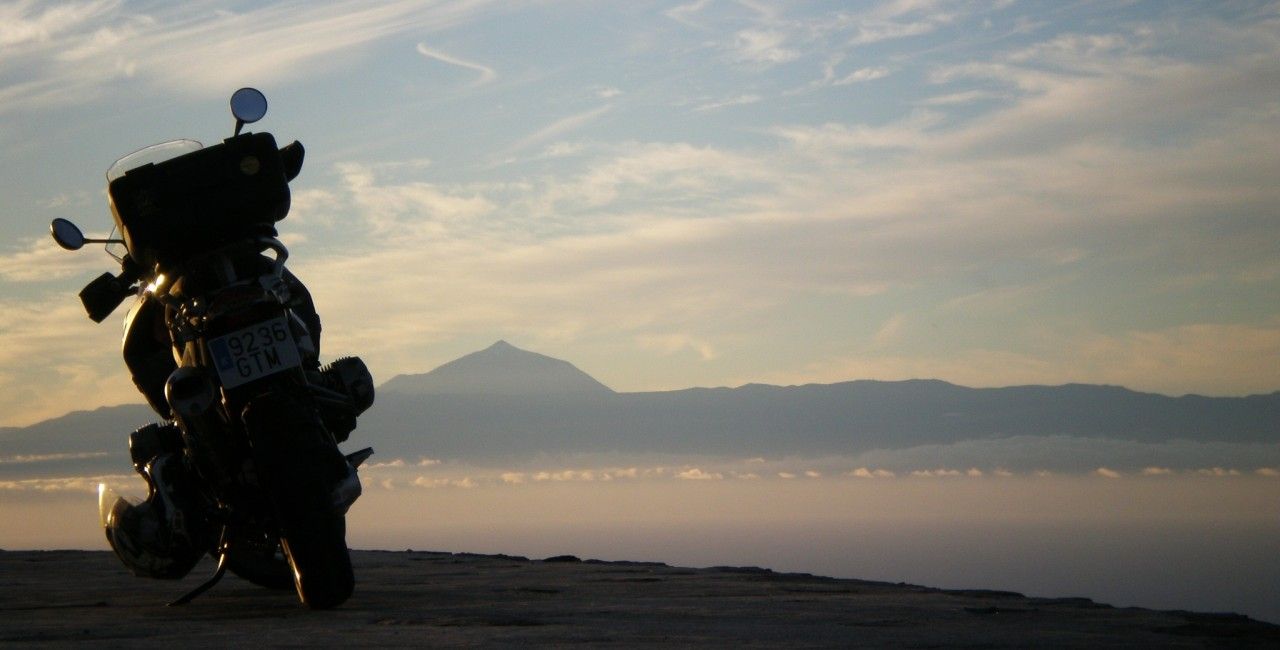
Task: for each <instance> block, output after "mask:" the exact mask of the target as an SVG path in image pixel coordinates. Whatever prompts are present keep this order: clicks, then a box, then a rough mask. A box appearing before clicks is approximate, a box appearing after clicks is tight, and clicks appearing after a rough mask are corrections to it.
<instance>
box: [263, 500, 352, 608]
mask: <svg viewBox="0 0 1280 650" xmlns="http://www.w3.org/2000/svg"><path fill="white" fill-rule="evenodd" d="M317 523H318V524H319V526H318V527H317V528H314V529H312V530H310V531H305V532H302V531H300V533H301V534H298V533H295V534H294V535H292V536H290V537H285V538H282V539H281V540H280V542H281V545H282V546H283V547H284V552H285V555H286V556H288V558H289V565H290V566H291V567H293V580H294V588H295V589H297V591H298V597H299V598H301V599H302V602H303V604H305V605H306V606H307V607H310V608H311V609H328V608H330V607H337V606H338V605H341V604H342V603H344V602H346V600H347V598H350V597H351V592H352V591H353V590H354V588H355V582H356V580H355V572H354V571H352V569H351V552H350V551H349V550H348V549H347V542H346V518H345V517H341V516H333V517H327V518H326V520H325V521H322V522H317Z"/></svg>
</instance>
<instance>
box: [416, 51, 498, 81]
mask: <svg viewBox="0 0 1280 650" xmlns="http://www.w3.org/2000/svg"><path fill="white" fill-rule="evenodd" d="M417 49H418V54H421V55H422V56H425V57H427V58H428V59H435V60H437V61H440V62H442V63H447V64H449V65H454V66H458V67H460V68H466V69H468V70H474V71H475V72H477V73H479V76H478V77H476V80H475V81H473V82H471V85H472V86H482V85H484V84H487V83H489V82H490V81H493V80H494V78H495V77H497V76H498V74H497V73H496V72H494V71H493V68H490V67H489V66H486V65H481V64H479V63H475V62H472V61H467V60H465V59H460V58H458V57H455V56H450V55H448V54H445V53H444V52H441V51H439V50H433V49H431V48H429V47H427V45H426V43H418V47H417Z"/></svg>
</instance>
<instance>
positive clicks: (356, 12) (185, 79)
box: [0, 0, 489, 110]
mask: <svg viewBox="0 0 1280 650" xmlns="http://www.w3.org/2000/svg"><path fill="white" fill-rule="evenodd" d="M487 4H489V3H487V2H484V1H482V0H455V1H450V2H440V3H434V4H430V5H423V4H422V3H420V2H416V1H411V0H399V1H396V2H387V3H379V4H377V5H368V4H366V3H361V2H352V1H343V2H336V3H323V4H316V5H311V4H296V3H280V4H272V5H264V6H259V7H255V8H253V9H250V10H248V11H244V12H232V11H222V12H207V13H200V14H198V15H192V13H191V11H190V8H189V7H185V6H179V5H175V6H173V7H162V8H158V9H157V10H156V11H155V12H154V13H151V14H137V13H134V12H127V13H126V12H125V11H124V9H123V5H122V4H121V3H119V2H90V3H80V4H72V5H67V6H65V7H62V8H56V9H49V10H47V11H45V12H42V13H40V14H38V15H35V16H32V15H31V14H30V13H29V12H28V11H27V10H26V9H25V7H26V6H28V5H27V3H19V4H18V5H16V7H17V9H16V11H15V5H8V6H7V7H6V11H8V12H10V13H11V14H13V13H16V14H18V15H17V16H16V17H17V18H18V20H16V21H15V22H9V21H3V22H2V23H0V24H4V25H5V27H4V31H3V32H0V38H4V39H7V40H9V41H10V42H12V43H13V44H15V45H20V46H24V47H23V49H22V50H20V51H19V53H20V54H21V55H22V56H23V58H24V68H25V70H26V71H27V72H26V74H29V75H31V76H30V77H29V78H28V79H27V80H19V81H16V82H9V83H7V84H6V85H5V86H4V87H0V98H3V99H4V100H5V101H4V102H3V105H5V107H6V108H8V109H11V110H13V109H20V108H29V107H36V106H41V105H47V104H49V103H54V102H63V101H69V100H71V99H72V98H76V99H78V100H80V101H83V99H84V98H85V97H86V96H93V95H96V94H97V93H98V92H99V91H100V89H101V88H102V87H104V86H105V85H107V84H111V83H113V82H114V81H115V80H118V79H122V78H130V79H132V78H136V79H141V80H144V81H145V82H147V83H151V84H157V85H163V86H165V87H166V88H167V89H169V91H170V92H172V91H173V90H175V89H176V90H183V91H186V92H189V93H191V94H194V95H197V96H202V97H203V96H210V95H211V94H221V93H224V92H225V89H226V88H234V87H237V86H238V85H243V84H244V82H245V80H246V79H252V80H255V82H256V83H259V84H270V83H276V82H279V81H281V80H285V79H288V80H297V79H299V78H301V77H305V76H310V75H313V74H316V73H318V72H320V71H323V70H326V69H329V68H331V66H333V65H335V64H336V62H338V61H345V60H349V59H350V58H351V57H352V56H354V55H357V54H356V53H358V52H359V51H360V49H361V48H362V47H364V46H366V45H368V44H370V43H373V42H374V41H377V40H379V39H382V38H385V37H388V36H391V35H394V34H404V33H407V32H410V31H418V32H424V31H425V32H431V31H437V30H441V29H444V28H446V27H450V26H453V25H457V24H459V23H462V22H465V21H467V20H469V19H470V18H472V17H473V16H474V15H476V13H477V12H478V11H480V10H483V9H485V8H486V5H487ZM340 52H342V53H345V55H343V56H337V54H338V53H340ZM450 62H454V63H456V62H455V61H450ZM10 65H11V64H10ZM6 69H7V70H8V71H9V72H10V78H12V76H11V75H12V72H13V69H12V68H11V67H9V66H8V65H6V64H5V63H3V62H0V72H5V71H6ZM33 72H34V74H32V73H33ZM482 77H483V73H482ZM0 110H3V109H0Z"/></svg>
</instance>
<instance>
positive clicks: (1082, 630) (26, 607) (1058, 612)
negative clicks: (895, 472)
mask: <svg viewBox="0 0 1280 650" xmlns="http://www.w3.org/2000/svg"><path fill="white" fill-rule="evenodd" d="M353 559H354V562H355V565H356V575H357V581H358V583H357V591H356V594H355V595H354V596H353V597H352V598H351V600H350V601H348V602H347V603H346V604H345V605H344V606H342V607H341V608H339V609H336V610H331V611H324V612H312V611H308V610H306V609H304V608H302V607H301V606H300V605H299V604H298V603H297V599H296V598H295V597H294V596H293V594H292V593H290V592H281V591H268V590H266V589H262V588H259V587H255V586H253V585H250V584H249V583H247V582H244V581H242V580H240V579H238V578H236V577H234V576H230V575H229V576H227V577H226V578H225V579H224V580H223V581H222V583H220V584H219V585H217V586H216V587H214V588H213V590H211V591H210V592H208V593H206V594H205V595H203V596H201V597H199V598H198V599H196V600H195V601H194V602H192V603H191V604H189V605H187V606H184V607H166V606H165V605H164V603H165V602H167V601H168V600H171V599H173V598H176V597H177V596H179V595H181V594H182V593H183V592H185V591H186V590H188V589H190V588H192V587H194V586H195V585H197V584H199V583H200V582H201V581H202V580H204V578H205V577H206V576H207V575H208V574H209V572H211V571H212V563H211V562H205V563H203V564H201V565H200V566H199V567H197V568H196V570H195V571H194V572H193V573H192V574H191V575H190V576H188V577H187V578H185V579H183V580H181V581H177V582H161V581H154V580H144V579H139V578H134V577H133V576H131V575H129V574H128V572H127V571H125V570H124V568H123V567H121V565H120V564H119V563H118V562H117V561H116V559H115V557H114V556H113V555H111V554H110V553H107V552H90V551H21V552H3V551H0V645H3V646H5V647H11V646H29V645H58V646H62V645H72V644H80V643H84V644H93V645H95V646H101V645H103V644H105V645H108V646H120V647H124V646H127V647H184V648H185V647H208V646H217V647H227V646H230V645H241V642H242V640H243V641H252V642H254V644H255V645H259V644H261V645H269V646H286V645H287V646H303V647H338V646H342V647H353V646H368V647H388V646H401V647H403V646H430V647H436V646H453V645H476V644H484V645H514V644H543V645H567V644H586V645H590V646H610V645H620V646H635V645H664V646H666V645H679V646H687V645H693V644H711V645H714V646H716V647H732V646H741V645H765V646H796V647H886V646H890V647H960V646H965V647H984V648H1001V647H1019V648H1022V647H1039V648H1048V647H1091V648H1103V647H1126V648H1133V647H1164V648H1183V647H1186V648H1197V647H1223V646H1227V647H1280V626H1275V625H1270V624H1267V623H1262V622H1258V621H1254V620H1252V619H1249V618H1246V617H1244V616H1239V615H1235V614H1197V613H1189V612H1161V611H1153V610H1146V609H1136V608H1125V609H1118V608H1112V607H1110V606H1107V605H1101V604H1098V603H1094V602H1092V601H1090V600H1087V599H1083V598H1059V599H1049V598H1028V597H1025V596H1022V595H1020V594H1014V593H1009V592H996V591H983V590H972V591H955V590H939V589H931V588H927V587H918V586H912V585H906V584H889V583H881V582H867V581H861V580H837V579H832V578H822V577H816V576H811V575H802V574H780V573H774V572H772V571H768V570H765V569H756V568H709V569H686V568H678V567H671V566H666V565H662V564H649V563H631V562H596V561H591V560H587V561H580V560H578V559H577V558H574V557H569V556H561V557H556V558H547V559H546V560H528V559H525V558H517V557H507V556H481V555H468V554H450V553H429V552H413V551H404V552H385V551H356V552H354V553H353Z"/></svg>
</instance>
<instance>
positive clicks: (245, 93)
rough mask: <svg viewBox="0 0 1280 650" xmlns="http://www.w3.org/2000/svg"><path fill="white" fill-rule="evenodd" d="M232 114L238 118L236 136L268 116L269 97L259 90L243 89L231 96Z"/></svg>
mask: <svg viewBox="0 0 1280 650" xmlns="http://www.w3.org/2000/svg"><path fill="white" fill-rule="evenodd" d="M231 114H232V115H234V116H235V118H236V132H235V135H240V129H243V128H244V125H246V124H252V123H254V122H257V121H258V120H260V119H262V117H263V116H264V115H266V114H267V96H266V95H263V94H262V91H260V90H258V89H257V88H241V89H240V90H237V91H235V92H234V93H232V94H231Z"/></svg>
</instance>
